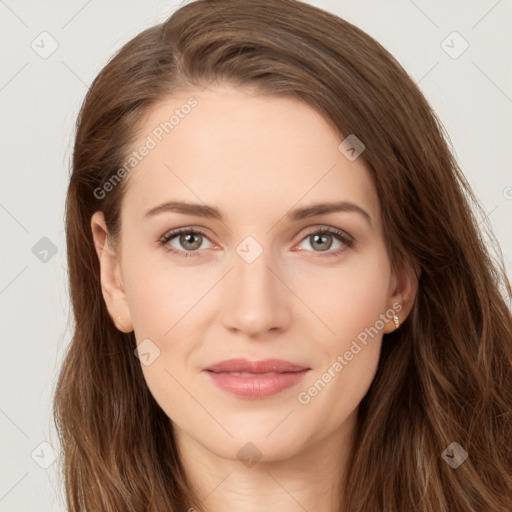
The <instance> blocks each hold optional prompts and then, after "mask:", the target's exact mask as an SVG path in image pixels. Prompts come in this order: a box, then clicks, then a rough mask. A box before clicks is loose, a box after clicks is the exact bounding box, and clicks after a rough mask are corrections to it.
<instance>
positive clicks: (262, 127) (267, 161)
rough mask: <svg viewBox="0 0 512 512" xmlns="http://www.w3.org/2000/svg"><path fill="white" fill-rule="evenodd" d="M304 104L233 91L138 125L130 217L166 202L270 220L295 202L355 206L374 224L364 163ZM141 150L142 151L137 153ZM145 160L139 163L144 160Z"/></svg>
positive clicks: (212, 92) (172, 100)
mask: <svg viewBox="0 0 512 512" xmlns="http://www.w3.org/2000/svg"><path fill="white" fill-rule="evenodd" d="M341 141H342V138H341V137H340V136H339V135H338V134H337V133H336V131H335V130H334V129H333V128H332V127H331V126H330V124H329V123H328V122H327V121H326V120H325V119H324V118H323V117H322V116H321V115H320V114H319V113H318V112H317V111H316V110H314V109H313V108H312V107H310V106H309V105H307V104H306V103H304V102H302V101H300V100H298V99H295V98H292V97H284V96H270V95H261V94H256V93H254V92H251V91H249V90H246V89H243V90H242V89H238V88H234V87H231V86H216V87H215V88H207V89H205V90H204V91H201V90H195V89H190V90H187V91H184V92H181V93H179V94H176V95H174V96H172V97H169V98H166V99H165V100H162V101H161V102H160V103H158V104H156V105H155V106H154V107H153V108H151V110H150V111H149V112H148V113H147V115H146V116H145V118H144V119H143V120H142V122H141V124H140V126H139V129H138V136H137V140H136V142H135V144H134V146H133V150H134V151H135V152H138V153H139V155H138V159H137V161H136V164H135V165H134V166H133V168H132V170H130V172H129V175H128V180H129V182H128V187H127V192H126V196H125V198H124V200H123V209H124V208H126V209H127V210H129V211H128V213H129V215H130V216H134V217H135V216H136V217H138V218H141V217H142V216H143V215H144V212H145V211H147V209H148V208H150V207H151V206H154V205H155V204H158V203H159V202H163V201H167V200H169V199H177V198H179V199H183V200H190V201H194V202H198V201H202V202H205V203H207V204H215V205H216V206H218V207H219V208H220V209H222V210H226V213H227V214H229V213H230V212H229V211H228V210H229V208H230V206H233V208H234V210H235V209H236V211H233V212H232V213H233V214H237V215H238V216H240V215H246V216H249V217H250V216H251V215H252V216H254V215H257V216H264V215H266V214H267V213H269V214H272V215H273V216H275V215H276V214H277V213H279V211H280V210H282V211H285V210H288V209H289V208H291V207H292V206H293V205H295V204H297V203H298V202H300V203H304V204H307V203H308V202H309V203H311V202H315V201H317V200H332V201H339V200H351V201H353V202H358V203H359V204H360V205H361V206H363V205H364V207H365V209H367V211H369V212H370V213H371V215H372V217H374V218H375V217H376V216H377V213H378V212H377V210H378V208H377V205H378V201H377V197H376V193H375V190H374V187H373V184H372V183H371V179H370V175H369V172H368V169H367V168H366V165H365V163H364V161H363V159H362V158H359V159H356V160H354V161H350V160H348V159H347V158H346V157H345V155H344V154H343V153H342V152H341V151H340V150H339V145H340V143H341ZM144 147H147V148H149V149H146V150H144V151H142V149H143V148H144ZM141 153H144V155H143V156H141Z"/></svg>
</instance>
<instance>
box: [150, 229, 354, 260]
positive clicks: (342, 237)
mask: <svg viewBox="0 0 512 512" xmlns="http://www.w3.org/2000/svg"><path fill="white" fill-rule="evenodd" d="M182 233H193V234H194V235H202V236H203V237H205V238H207V239H208V237H207V236H206V233H204V232H203V231H201V230H198V229H190V228H178V229H175V230H173V231H170V232H169V233H166V234H165V235H164V236H163V237H162V238H160V240H158V245H159V246H160V247H164V248H165V249H166V251H167V252H170V253H173V254H176V255H178V256H182V257H186V258H189V257H196V256H199V255H200V253H201V251H200V250H195V251H181V250H176V249H175V248H174V247H170V246H168V245H167V243H168V242H170V241H171V240H172V239H173V238H175V237H176V236H178V235H181V234H182ZM324 234H329V235H333V236H334V237H335V238H336V239H337V240H339V241H340V242H342V243H343V244H344V245H345V246H346V247H348V248H351V247H352V246H353V245H354V242H355V240H354V239H353V238H352V237H351V236H350V235H348V234H347V233H345V232H344V231H342V230H341V229H337V228H333V227H322V228H319V227H315V228H311V230H309V231H308V232H307V233H306V234H305V235H304V236H303V237H302V238H301V240H300V242H303V241H304V240H305V239H306V238H308V237H309V236H311V235H324ZM346 247H340V248H338V249H336V250H334V251H325V252H324V253H323V254H322V251H307V252H315V253H318V254H319V255H320V256H322V257H333V256H339V255H340V254H341V253H342V252H343V251H344V250H345V249H346Z"/></svg>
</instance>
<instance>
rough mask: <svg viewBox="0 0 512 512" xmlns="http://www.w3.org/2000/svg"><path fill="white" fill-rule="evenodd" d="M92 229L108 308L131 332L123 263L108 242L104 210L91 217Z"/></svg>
mask: <svg viewBox="0 0 512 512" xmlns="http://www.w3.org/2000/svg"><path fill="white" fill-rule="evenodd" d="M91 230H92V236H93V240H94V246H95V248H96V253H97V255H98V260H99V262H100V275H101V291H102V294H103V298H104V300H105V304H106V306H107V310H108V312H109V314H110V316H111V318H112V321H113V322H114V324H115V326H116V327H117V328H118V329H119V330H120V331H121V332H125V333H128V332H131V331H133V325H132V321H131V315H130V309H129V307H128V302H127V300H126V294H125V291H124V287H123V281H122V274H121V265H120V261H119V258H118V257H117V256H116V254H115V252H114V251H113V250H112V249H111V248H110V246H109V244H108V238H107V233H108V230H107V225H106V223H105V217H104V215H103V212H101V211H97V212H95V213H94V215H93V216H92V217H91Z"/></svg>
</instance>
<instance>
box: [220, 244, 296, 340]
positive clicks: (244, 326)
mask: <svg viewBox="0 0 512 512" xmlns="http://www.w3.org/2000/svg"><path fill="white" fill-rule="evenodd" d="M233 266H234V269H233V272H232V273H231V280H230V284H229V287H230V289H229V290H228V292H227V297H228V298H227V300H226V302H225V303H224V314H223V321H224V324H225V326H226V327H227V328H230V329H236V330H240V331H245V332H246V333H247V334H250V335H255V334H258V333H263V332H265V331H267V330H269V329H276V328H283V327H285V325H286V323H287V322H288V320H289V308H288V299H289V297H288V296H287V294H286V290H285V288H286V287H284V286H283V284H282V283H281V282H280V280H279V279H278V278H277V277H276V276H275V275H274V273H273V272H276V268H275V267H277V266H278V265H277V261H276V259H275V258H273V253H272V250H271V249H270V248H267V247H264V245H263V243H260V242H258V241H257V240H256V239H255V238H254V237H252V236H248V237H246V238H245V239H244V240H242V242H241V243H240V244H239V245H238V246H237V247H236V254H234V255H233ZM269 267H270V268H269ZM270 269H272V271H271V270H270ZM277 273H278V272H277Z"/></svg>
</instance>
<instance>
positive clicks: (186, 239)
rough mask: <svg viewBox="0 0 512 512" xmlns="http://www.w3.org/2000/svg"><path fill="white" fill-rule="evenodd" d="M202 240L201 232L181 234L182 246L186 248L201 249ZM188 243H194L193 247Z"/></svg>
mask: <svg viewBox="0 0 512 512" xmlns="http://www.w3.org/2000/svg"><path fill="white" fill-rule="evenodd" d="M193 238H196V239H198V240H199V243H198V240H196V241H195V242H194V241H192V239H193ZM201 242H202V235H200V234H199V233H184V234H182V235H180V243H181V245H182V247H184V248H185V249H188V250H191V251H193V250H196V249H199V247H201ZM187 244H192V247H190V246H188V245H187Z"/></svg>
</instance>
